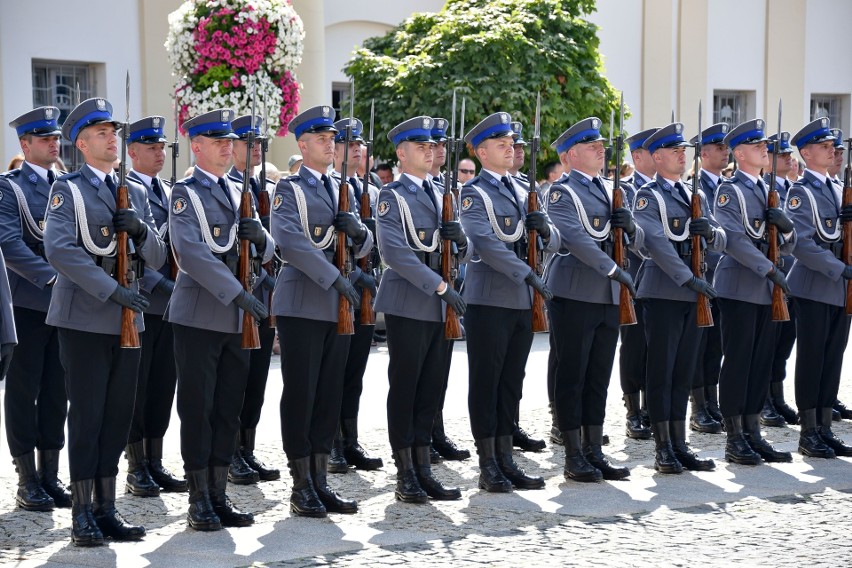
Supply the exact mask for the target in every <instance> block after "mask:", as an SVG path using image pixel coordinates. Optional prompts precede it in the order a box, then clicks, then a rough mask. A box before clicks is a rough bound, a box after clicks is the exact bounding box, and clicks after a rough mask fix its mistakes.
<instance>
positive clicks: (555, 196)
mask: <svg viewBox="0 0 852 568" xmlns="http://www.w3.org/2000/svg"><path fill="white" fill-rule="evenodd" d="M560 199H562V192H561V191H551V192H550V202H551V203H556V202H557V201H559V200H560Z"/></svg>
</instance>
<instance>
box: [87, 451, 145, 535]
mask: <svg viewBox="0 0 852 568" xmlns="http://www.w3.org/2000/svg"><path fill="white" fill-rule="evenodd" d="M140 446H141V444H140ZM94 495H95V498H94V507H93V508H92V511H93V513H94V516H95V522H96V523H98V528H99V529H101V532H102V533H103V535H104V536H105V537H108V538H111V539H113V540H141V539H142V538H143V537H144V536H145V527H143V526H141V525H131V524H130V523H128V522H127V521H126V520H124V517H122V516H121V513H119V512H118V511H116V510H115V477H99V478H97V479H95V491H94Z"/></svg>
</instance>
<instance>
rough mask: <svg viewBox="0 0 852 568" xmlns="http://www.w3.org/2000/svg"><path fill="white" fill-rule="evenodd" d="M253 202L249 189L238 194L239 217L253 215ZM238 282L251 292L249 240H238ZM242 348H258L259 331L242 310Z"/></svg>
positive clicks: (243, 217)
mask: <svg viewBox="0 0 852 568" xmlns="http://www.w3.org/2000/svg"><path fill="white" fill-rule="evenodd" d="M253 209H254V203H253V202H252V196H251V191H243V192H242V195H241V196H240V219H245V218H249V219H250V218H252V217H254V211H253ZM239 268H240V284H242V285H243V290H245V291H246V292H248V293H249V294H251V293H252V292H253V290H252V284H253V283H252V273H251V241H249V240H248V239H243V240H241V241H240V267H239ZM240 346H241V347H242V348H243V349H260V333H259V332H258V330H257V321H256V320H255V319H254V316H252V315H251V314H250V313H248V312H246V311H244V312H243V337H242V343H241V345H240Z"/></svg>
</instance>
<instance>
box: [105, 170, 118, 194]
mask: <svg viewBox="0 0 852 568" xmlns="http://www.w3.org/2000/svg"><path fill="white" fill-rule="evenodd" d="M104 182H105V183H106V186H107V187H108V188H109V191H110V193H112V196H113V197H115V195H116V194H115V180H113V179H112V176H111V175H109V174H107V176H106V177H105V178H104Z"/></svg>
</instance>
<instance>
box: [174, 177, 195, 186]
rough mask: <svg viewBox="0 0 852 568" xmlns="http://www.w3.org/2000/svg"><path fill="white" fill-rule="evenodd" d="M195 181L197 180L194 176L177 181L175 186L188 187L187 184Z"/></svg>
mask: <svg viewBox="0 0 852 568" xmlns="http://www.w3.org/2000/svg"><path fill="white" fill-rule="evenodd" d="M194 179H195V178H194V177H192V176H189V177H185V178H183V179H179V180H177V181H176V182H175V185H177V184H181V185H186V184H188V183H191V182H192V181H193V180H194Z"/></svg>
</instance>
